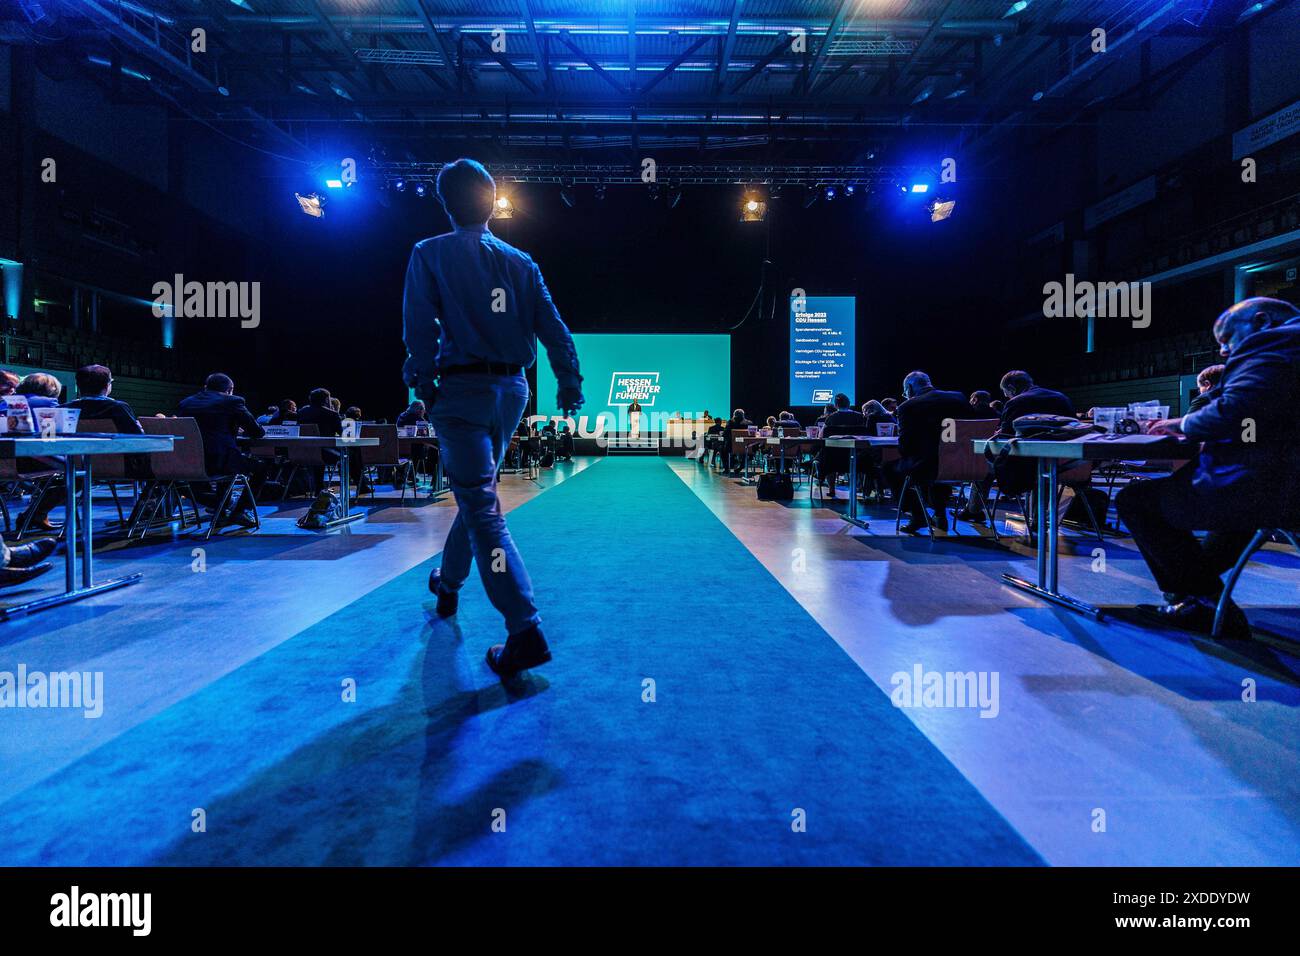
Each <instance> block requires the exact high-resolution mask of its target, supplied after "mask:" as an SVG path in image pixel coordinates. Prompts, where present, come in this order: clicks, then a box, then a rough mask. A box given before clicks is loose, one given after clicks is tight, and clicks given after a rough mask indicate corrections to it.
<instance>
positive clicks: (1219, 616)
mask: <svg viewBox="0 0 1300 956" xmlns="http://www.w3.org/2000/svg"><path fill="white" fill-rule="evenodd" d="M1269 530H1270V529H1268V528H1260V529H1259V530H1258V531H1256V532H1255V537H1253V538H1251V539H1250V544H1248V545H1246V549H1245V550H1244V551H1242V552H1241V557H1239V558H1238V559H1237V563H1236V564H1234V565H1233V566H1232V570H1231V571H1229V572H1228V580H1227V581H1225V582H1224V583H1223V593H1222V594H1220V595H1219V603H1218V604H1217V605H1216V606H1215V608H1214V626H1213V627H1211V628H1210V636H1211V637H1215V638H1217V637H1218V636H1219V632H1220V631H1221V630H1222V629H1223V612H1224V611H1226V610H1227V609H1228V602H1229V601H1231V600H1232V589H1233V588H1235V587H1236V586H1237V578H1239V577H1241V572H1242V570H1243V569H1244V568H1245V567H1246V562H1247V561H1249V560H1250V556H1251V555H1253V554H1254V553H1255V552H1256V551H1258V550H1259V549H1260V548H1262V547H1263V546H1264V542H1265V541H1267V540H1268V534H1269ZM1293 543H1294V542H1293Z"/></svg>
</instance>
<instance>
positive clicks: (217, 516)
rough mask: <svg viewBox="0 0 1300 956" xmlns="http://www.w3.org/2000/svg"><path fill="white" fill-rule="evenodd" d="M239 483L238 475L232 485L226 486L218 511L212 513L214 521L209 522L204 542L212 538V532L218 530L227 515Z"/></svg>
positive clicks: (232, 480)
mask: <svg viewBox="0 0 1300 956" xmlns="http://www.w3.org/2000/svg"><path fill="white" fill-rule="evenodd" d="M238 481H239V476H238V475H236V476H235V477H234V478H233V479H231V481H230V484H228V485H227V486H226V493H225V494H223V495H222V496H221V500H220V501H219V502H218V504H217V509H216V510H215V511H213V512H212V520H211V521H209V522H208V533H207V534H205V535H204V536H203V540H204V541H207V540H208V539H209V538H211V537H212V532H214V531H216V530H217V523H218V522H219V521H221V516H222V515H223V514H225V511H226V504H227V503H228V502H229V501H230V496H231V494H232V493H233V492H234V490H235V485H236V483H237V482H238Z"/></svg>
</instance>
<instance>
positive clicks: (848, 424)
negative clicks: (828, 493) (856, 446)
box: [818, 408, 872, 474]
mask: <svg viewBox="0 0 1300 956" xmlns="http://www.w3.org/2000/svg"><path fill="white" fill-rule="evenodd" d="M869 434H872V433H871V432H868V431H867V420H866V418H864V417H863V415H862V413H861V412H860V411H858V410H857V409H854V408H840V409H837V410H836V411H835V412H833V413H832V414H830V415H827V416H826V421H824V422H823V423H822V438H834V437H835V436H836V435H869ZM818 459H819V461H820V462H821V469H822V473H823V474H825V473H827V472H832V471H834V472H844V471H848V470H849V450H848V449H847V448H823V449H822V450H821V454H820V455H818ZM859 460H861V456H859Z"/></svg>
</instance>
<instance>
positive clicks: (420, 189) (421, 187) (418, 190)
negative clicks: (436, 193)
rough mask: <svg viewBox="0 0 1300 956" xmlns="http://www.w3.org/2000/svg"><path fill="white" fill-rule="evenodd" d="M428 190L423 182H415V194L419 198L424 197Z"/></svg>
mask: <svg viewBox="0 0 1300 956" xmlns="http://www.w3.org/2000/svg"><path fill="white" fill-rule="evenodd" d="M428 191H429V187H428V186H427V185H425V184H424V183H416V184H415V194H416V195H417V196H419V197H420V198H421V199H423V198H424V195H425V193H427V192H428Z"/></svg>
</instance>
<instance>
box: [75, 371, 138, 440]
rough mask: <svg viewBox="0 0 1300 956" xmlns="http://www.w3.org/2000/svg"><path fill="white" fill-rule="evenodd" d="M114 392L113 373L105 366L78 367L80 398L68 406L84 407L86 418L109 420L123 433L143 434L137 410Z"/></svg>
mask: <svg viewBox="0 0 1300 956" xmlns="http://www.w3.org/2000/svg"><path fill="white" fill-rule="evenodd" d="M112 392H113V373H112V372H111V371H109V369H108V367H107V366H104V365H87V366H84V367H83V368H79V369H77V398H75V399H73V400H72V401H70V402H68V403H67V407H68V408H79V409H81V417H82V418H83V419H108V420H110V421H112V423H113V424H114V425H115V426H116V427H117V430H118V431H119V432H120V433H121V434H123V435H143V434H144V429H143V428H141V427H140V422H139V420H138V419H137V418H136V417H135V412H133V411H132V410H131V406H130V405H128V404H127V403H126V402H120V401H118V400H117V399H116V398H110V397H109V396H110V395H111V394H112Z"/></svg>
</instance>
